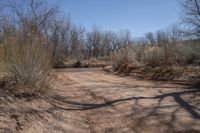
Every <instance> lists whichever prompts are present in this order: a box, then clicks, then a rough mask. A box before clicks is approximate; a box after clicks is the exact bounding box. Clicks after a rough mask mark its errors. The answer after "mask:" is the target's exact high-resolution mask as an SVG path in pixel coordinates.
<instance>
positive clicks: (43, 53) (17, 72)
mask: <svg viewBox="0 0 200 133" xmlns="http://www.w3.org/2000/svg"><path fill="white" fill-rule="evenodd" d="M5 58H6V59H5V61H6V68H7V70H8V72H9V73H11V74H12V75H13V76H14V77H15V80H16V81H17V82H18V83H19V84H20V85H23V86H24V89H25V91H28V92H31V93H32V92H43V91H45V90H46V89H47V88H48V83H47V79H48V74H49V72H50V70H51V54H50V53H49V51H48V49H47V48H46V47H45V46H44V45H41V42H40V41H39V40H38V38H32V39H31V40H28V39H27V38H23V39H19V37H18V38H11V39H9V41H8V42H7V43H6V44H5Z"/></svg>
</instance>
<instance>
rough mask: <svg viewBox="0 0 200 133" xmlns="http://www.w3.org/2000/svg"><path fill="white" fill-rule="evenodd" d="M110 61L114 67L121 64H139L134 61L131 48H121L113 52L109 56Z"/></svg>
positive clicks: (133, 53)
mask: <svg viewBox="0 0 200 133" xmlns="http://www.w3.org/2000/svg"><path fill="white" fill-rule="evenodd" d="M111 61H112V63H113V65H114V66H116V67H118V66H120V65H122V64H132V65H138V64H139V62H138V61H137V59H136V52H135V51H134V50H133V49H131V48H130V49H129V48H122V49H119V50H117V51H115V52H114V53H113V54H112V56H111Z"/></svg>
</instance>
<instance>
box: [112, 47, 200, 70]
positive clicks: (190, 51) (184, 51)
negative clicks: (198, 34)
mask: <svg viewBox="0 0 200 133" xmlns="http://www.w3.org/2000/svg"><path fill="white" fill-rule="evenodd" d="M199 51H200V44H190V43H176V44H166V45H163V46H153V47H152V46H146V47H139V46H134V47H128V48H126V49H120V50H117V51H115V52H114V54H113V56H112V62H113V65H114V66H119V65H122V64H131V65H138V64H139V65H148V66H151V67H157V66H168V65H175V66H184V65H188V64H200V52H199Z"/></svg>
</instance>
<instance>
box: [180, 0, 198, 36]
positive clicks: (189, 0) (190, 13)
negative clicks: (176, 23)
mask: <svg viewBox="0 0 200 133" xmlns="http://www.w3.org/2000/svg"><path fill="white" fill-rule="evenodd" d="M181 6H182V12H183V14H182V21H183V23H184V24H186V27H187V28H188V32H187V35H192V36H196V37H197V38H200V0H184V2H182V3H181Z"/></svg>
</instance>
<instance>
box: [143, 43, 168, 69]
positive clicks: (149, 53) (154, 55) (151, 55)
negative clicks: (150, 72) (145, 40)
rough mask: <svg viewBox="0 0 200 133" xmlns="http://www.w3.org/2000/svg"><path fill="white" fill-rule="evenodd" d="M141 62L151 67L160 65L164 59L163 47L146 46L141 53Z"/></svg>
mask: <svg viewBox="0 0 200 133" xmlns="http://www.w3.org/2000/svg"><path fill="white" fill-rule="evenodd" d="M141 58H142V62H143V63H144V64H146V65H150V66H152V67H155V66H158V65H161V64H162V63H163V60H164V49H163V48H162V47H157V46H154V47H147V48H145V49H144V53H143V55H142V57H141Z"/></svg>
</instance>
